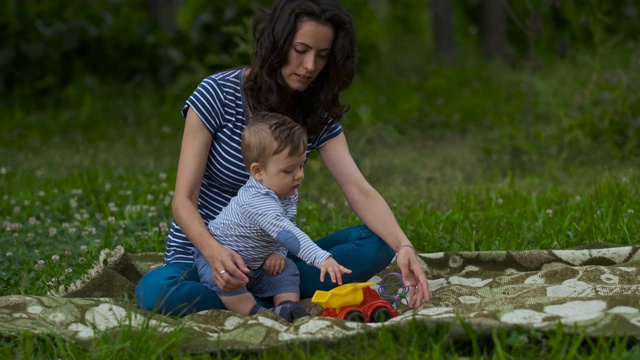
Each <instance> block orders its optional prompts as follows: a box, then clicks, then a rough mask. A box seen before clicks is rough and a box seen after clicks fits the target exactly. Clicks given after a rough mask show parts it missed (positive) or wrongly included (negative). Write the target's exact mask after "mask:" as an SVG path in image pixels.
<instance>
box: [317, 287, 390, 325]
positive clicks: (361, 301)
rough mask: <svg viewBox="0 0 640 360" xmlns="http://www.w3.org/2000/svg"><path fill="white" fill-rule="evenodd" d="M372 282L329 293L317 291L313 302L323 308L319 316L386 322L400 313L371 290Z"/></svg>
mask: <svg viewBox="0 0 640 360" xmlns="http://www.w3.org/2000/svg"><path fill="white" fill-rule="evenodd" d="M371 285H373V283H372V282H360V283H351V284H344V285H340V286H338V287H336V288H335V289H332V290H329V291H323V290H317V291H316V292H315V294H314V295H313V298H311V301H312V302H314V303H316V304H318V305H320V306H322V307H323V308H324V310H323V311H322V312H321V313H320V315H319V316H324V317H332V318H337V319H344V320H349V321H357V322H384V321H387V320H389V319H391V318H393V317H396V316H398V311H397V310H396V309H394V308H393V306H391V303H389V302H388V301H387V300H384V299H383V298H382V297H381V296H380V294H378V292H376V291H375V290H373V289H372V288H371Z"/></svg>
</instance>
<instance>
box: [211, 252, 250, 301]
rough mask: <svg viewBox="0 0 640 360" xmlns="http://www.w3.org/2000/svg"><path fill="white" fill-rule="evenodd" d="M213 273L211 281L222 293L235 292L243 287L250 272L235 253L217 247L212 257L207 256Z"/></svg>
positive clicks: (247, 280)
mask: <svg viewBox="0 0 640 360" xmlns="http://www.w3.org/2000/svg"><path fill="white" fill-rule="evenodd" d="M207 260H209V263H210V264H211V270H212V271H213V280H214V281H215V282H216V285H218V287H219V288H220V289H222V290H223V291H235V290H238V289H239V288H241V287H243V286H245V285H246V284H247V282H249V278H248V277H247V276H246V275H245V274H249V273H250V272H251V270H249V268H248V267H247V265H246V264H245V263H244V260H242V257H240V255H238V253H237V252H235V251H233V250H231V249H228V248H226V247H223V246H220V247H217V248H216V250H215V252H213V254H212V255H210V256H207Z"/></svg>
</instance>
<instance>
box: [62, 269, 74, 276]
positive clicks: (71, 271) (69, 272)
mask: <svg viewBox="0 0 640 360" xmlns="http://www.w3.org/2000/svg"><path fill="white" fill-rule="evenodd" d="M64 273H65V274H67V275H70V274H72V273H73V269H71V268H66V269H64Z"/></svg>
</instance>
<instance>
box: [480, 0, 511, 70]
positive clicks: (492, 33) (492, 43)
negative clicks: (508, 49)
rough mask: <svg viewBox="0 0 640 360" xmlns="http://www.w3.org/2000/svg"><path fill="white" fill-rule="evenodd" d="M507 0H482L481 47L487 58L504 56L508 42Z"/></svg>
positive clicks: (483, 54)
mask: <svg viewBox="0 0 640 360" xmlns="http://www.w3.org/2000/svg"><path fill="white" fill-rule="evenodd" d="M506 1H507V0H483V1H482V26H481V30H480V47H481V53H482V56H483V57H484V58H486V59H495V58H502V57H503V56H504V55H505V46H506V43H507V13H506V11H505V6H506V3H505V2H506Z"/></svg>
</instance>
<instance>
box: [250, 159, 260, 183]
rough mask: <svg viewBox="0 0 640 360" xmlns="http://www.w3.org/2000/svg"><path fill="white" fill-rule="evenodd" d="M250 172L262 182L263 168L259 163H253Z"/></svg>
mask: <svg viewBox="0 0 640 360" xmlns="http://www.w3.org/2000/svg"><path fill="white" fill-rule="evenodd" d="M249 172H250V173H251V176H253V177H254V178H255V179H256V180H258V181H260V182H262V174H263V172H262V166H260V164H258V163H252V164H251V166H249Z"/></svg>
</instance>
